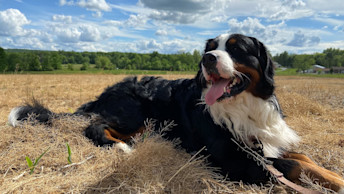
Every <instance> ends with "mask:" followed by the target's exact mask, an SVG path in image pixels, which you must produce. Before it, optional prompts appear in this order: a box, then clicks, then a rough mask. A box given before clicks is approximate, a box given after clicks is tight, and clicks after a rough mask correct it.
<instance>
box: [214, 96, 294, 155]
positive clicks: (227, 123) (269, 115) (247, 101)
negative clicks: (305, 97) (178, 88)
mask: <svg viewBox="0 0 344 194" xmlns="http://www.w3.org/2000/svg"><path fill="white" fill-rule="evenodd" d="M208 110H209V112H210V114H211V116H212V118H213V120H214V122H215V123H216V124H218V125H221V126H222V127H224V128H227V129H228V130H229V131H230V132H231V133H232V134H233V136H234V137H235V138H236V140H238V141H241V142H244V143H246V144H247V145H248V146H250V147H253V142H252V138H256V139H258V140H259V141H260V142H261V143H262V144H263V152H264V156H266V157H278V156H280V154H281V153H280V151H281V148H282V149H288V148H289V147H290V146H291V145H292V144H295V143H297V142H298V141H299V139H300V138H299V136H298V135H297V134H296V133H295V132H294V130H292V129H290V128H289V127H288V125H287V124H286V123H285V121H284V120H283V118H282V117H281V115H280V113H279V112H278V111H277V110H276V107H275V106H274V105H273V104H272V103H271V102H269V101H268V100H263V99H261V98H257V97H255V96H253V95H252V94H251V93H248V92H242V93H241V94H239V95H237V96H235V97H232V98H230V99H225V100H223V101H221V102H217V103H215V104H213V105H212V106H209V107H208Z"/></svg>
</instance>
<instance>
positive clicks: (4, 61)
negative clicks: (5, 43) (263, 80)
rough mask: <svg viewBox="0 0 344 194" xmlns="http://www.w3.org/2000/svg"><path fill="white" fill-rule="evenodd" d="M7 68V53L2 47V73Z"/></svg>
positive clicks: (0, 56) (0, 60)
mask: <svg viewBox="0 0 344 194" xmlns="http://www.w3.org/2000/svg"><path fill="white" fill-rule="evenodd" d="M6 70H7V55H6V52H5V50H4V49H3V48H1V47H0V73H1V72H4V71H6Z"/></svg>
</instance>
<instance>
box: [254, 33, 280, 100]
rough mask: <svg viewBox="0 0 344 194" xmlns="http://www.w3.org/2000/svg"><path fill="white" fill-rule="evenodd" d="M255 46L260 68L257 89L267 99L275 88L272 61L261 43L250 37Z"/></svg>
mask: <svg viewBox="0 0 344 194" xmlns="http://www.w3.org/2000/svg"><path fill="white" fill-rule="evenodd" d="M250 38H251V39H252V41H253V42H254V44H255V46H256V48H257V58H258V60H259V65H260V68H261V75H262V76H261V80H260V81H259V83H258V84H257V90H258V91H260V93H261V95H262V96H261V97H262V98H263V99H268V98H269V97H270V96H271V95H272V94H273V93H274V89H275V83H274V74H275V70H274V63H273V62H272V59H271V57H270V54H269V52H268V50H267V49H266V47H265V46H264V44H263V43H261V42H260V41H258V40H257V39H256V38H253V37H250Z"/></svg>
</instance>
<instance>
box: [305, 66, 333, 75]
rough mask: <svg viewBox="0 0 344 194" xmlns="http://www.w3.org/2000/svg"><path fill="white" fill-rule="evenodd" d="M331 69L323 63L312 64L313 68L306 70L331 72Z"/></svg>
mask: <svg viewBox="0 0 344 194" xmlns="http://www.w3.org/2000/svg"><path fill="white" fill-rule="evenodd" d="M329 72H330V69H329V68H326V67H324V66H321V65H317V64H315V65H312V68H311V69H308V70H306V71H305V73H329Z"/></svg>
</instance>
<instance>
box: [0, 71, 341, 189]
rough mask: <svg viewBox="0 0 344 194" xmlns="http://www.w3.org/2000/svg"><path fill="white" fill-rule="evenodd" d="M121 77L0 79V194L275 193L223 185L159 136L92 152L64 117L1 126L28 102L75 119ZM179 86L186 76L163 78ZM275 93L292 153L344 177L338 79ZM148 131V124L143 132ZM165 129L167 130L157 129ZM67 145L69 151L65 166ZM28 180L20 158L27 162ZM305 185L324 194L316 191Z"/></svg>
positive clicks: (199, 161) (77, 123) (286, 83)
mask: <svg viewBox="0 0 344 194" xmlns="http://www.w3.org/2000/svg"><path fill="white" fill-rule="evenodd" d="M124 77H125V76H122V75H0V135H1V138H0V163H1V165H0V193H28V192H33V193H66V192H71V193H72V192H73V193H94V192H99V193H106V192H109V193H237V192H241V193H269V192H272V193H281V192H288V193H289V192H292V191H291V190H289V189H288V188H286V187H285V186H283V185H279V184H272V183H269V184H267V185H263V186H256V185H243V184H241V183H234V182H229V181H225V180H224V179H223V178H222V177H219V176H218V175H217V174H216V173H214V169H210V168H209V167H207V166H206V164H205V162H204V158H202V157H200V156H198V155H196V156H191V155H189V154H187V153H185V152H184V151H183V150H180V149H176V148H175V146H174V143H175V142H168V141H165V140H163V139H162V138H161V137H160V135H159V134H151V135H149V136H148V137H145V138H143V137H136V139H135V141H136V144H135V149H136V150H135V152H134V153H133V154H131V155H125V154H123V153H122V152H121V151H120V150H117V149H116V148H113V147H107V148H104V147H95V146H94V145H93V144H92V143H91V142H90V141H89V140H88V139H86V138H85V137H84V136H83V134H82V133H83V128H84V127H85V126H86V125H87V124H88V121H87V120H83V119H80V118H77V117H66V118H63V119H59V120H56V121H54V124H53V126H52V127H50V128H47V127H45V126H41V125H34V126H32V125H24V126H22V127H17V128H13V127H10V126H8V125H7V118H8V114H9V112H10V110H11V109H12V108H13V107H15V106H18V105H21V104H23V103H25V102H27V101H30V99H32V97H35V98H36V99H37V100H39V101H41V102H43V104H44V105H46V106H47V107H48V108H50V109H51V110H52V111H54V112H74V111H75V110H76V109H77V108H78V107H79V106H80V105H81V104H83V103H85V102H87V101H89V100H94V99H95V98H96V96H98V95H99V94H100V93H101V92H102V91H103V90H104V89H105V88H106V87H107V86H110V85H112V84H113V83H115V82H118V81H120V80H122V79H123V78H124ZM164 77H165V78H167V79H177V78H185V77H189V78H191V77H193V76H192V75H190V76H185V75H165V76H164ZM276 86H277V88H276V94H277V97H278V99H279V102H280V104H281V106H282V108H283V111H284V114H285V115H286V118H285V119H286V122H287V123H288V124H289V125H290V126H291V128H293V129H295V130H296V131H297V133H298V134H299V135H300V136H301V137H302V142H301V143H300V145H299V146H298V147H295V148H293V150H294V151H298V152H302V153H305V154H307V155H308V156H310V157H311V158H312V159H313V160H315V161H316V163H318V164H319V165H320V166H323V167H325V168H327V169H330V170H333V171H335V172H337V173H339V174H340V175H342V176H344V79H334V78H308V77H287V76H279V77H276ZM149 124H152V123H151V122H147V125H149ZM164 127H165V128H168V127H170V126H169V124H168V123H165V124H163V125H162V128H164ZM66 143H68V144H69V146H70V148H71V152H72V155H71V157H72V162H73V163H72V164H69V163H68V160H67V157H68V151H67V146H66ZM47 149H49V150H48V151H47V153H46V154H45V155H44V156H43V157H42V158H41V160H40V161H39V163H38V164H37V166H36V168H35V170H34V172H33V173H32V174H29V172H30V170H29V168H28V166H27V162H26V159H25V157H29V158H31V159H32V160H33V161H34V160H35V159H37V158H38V157H39V156H40V155H41V154H42V153H43V152H44V151H45V150H47ZM304 182H305V184H304V185H305V186H307V187H309V188H313V189H316V190H319V191H323V192H331V191H328V190H324V188H322V187H321V186H319V185H317V184H310V183H309V182H308V181H307V180H305V181H304Z"/></svg>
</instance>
